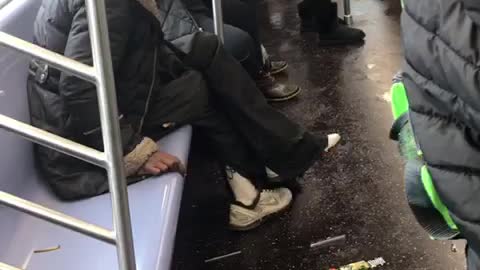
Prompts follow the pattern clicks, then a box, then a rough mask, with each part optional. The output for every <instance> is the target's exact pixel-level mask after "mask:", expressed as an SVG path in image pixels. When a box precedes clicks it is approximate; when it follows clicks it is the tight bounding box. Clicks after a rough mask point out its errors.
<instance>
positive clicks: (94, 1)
mask: <svg viewBox="0 0 480 270" xmlns="http://www.w3.org/2000/svg"><path fill="white" fill-rule="evenodd" d="M85 3H86V7H87V17H88V26H89V30H90V31H89V33H90V40H91V46H92V58H93V67H89V66H87V65H84V64H82V63H79V62H76V61H73V60H71V59H68V58H66V57H64V56H62V55H58V54H55V53H53V52H51V51H47V50H45V49H42V48H40V47H39V46H36V45H34V44H31V43H29V42H26V41H23V40H20V39H18V38H15V37H13V36H11V35H8V34H6V33H2V32H0V45H3V46H6V47H9V48H12V49H15V50H17V51H19V52H21V53H23V54H27V55H30V56H33V57H37V58H39V59H41V60H44V61H45V62H47V63H49V64H51V65H52V66H54V67H57V68H59V69H61V70H64V71H67V72H69V73H71V74H74V75H76V76H78V77H79V78H82V79H85V80H88V81H90V82H93V83H95V85H96V86H97V96H98V106H99V111H100V120H101V126H102V134H103V143H104V149H105V151H104V153H101V152H99V151H97V150H95V149H91V148H89V147H86V146H83V145H80V144H77V143H75V142H73V141H70V140H67V139H65V138H61V137H59V136H56V135H54V134H51V133H48V132H46V131H42V130H39V129H37V128H35V127H32V126H30V125H27V124H23V123H19V122H18V121H16V120H14V119H12V118H9V117H6V116H4V115H0V128H3V129H6V130H7V131H10V132H13V133H16V134H19V135H21V136H22V137H24V138H26V139H28V140H31V141H33V142H36V143H40V144H42V145H44V146H46V147H50V148H52V149H55V150H58V151H61V152H63V153H65V154H69V155H72V156H75V157H78V158H81V159H83V160H85V161H88V162H90V163H92V164H96V165H98V166H102V167H104V168H105V169H106V170H107V172H108V183H109V188H110V193H111V199H112V211H113V227H114V229H113V231H109V230H107V229H104V228H101V227H98V226H95V225H93V224H89V223H87V222H84V221H81V220H79V219H76V218H73V217H71V216H68V215H65V214H62V213H59V212H57V211H54V210H52V209H49V208H46V207H42V206H40V205H38V204H35V203H32V202H29V201H27V200H23V199H21V198H18V197H15V196H13V195H11V194H8V193H5V192H0V204H3V205H6V206H8V207H11V208H13V209H16V210H20V211H23V212H25V213H27V214H29V215H32V216H35V217H38V218H41V219H44V220H46V221H49V222H52V223H55V224H57V225H60V226H63V227H66V228H69V229H71V230H74V231H77V232H80V233H83V234H84V235H87V236H91V237H94V238H96V239H99V240H102V241H105V242H107V243H111V244H115V245H116V247H117V257H118V264H119V269H121V270H135V269H136V264H135V253H134V246H133V236H132V228H131V218H130V208H129V203H128V194H127V186H126V178H125V172H124V166H123V152H122V147H121V134H120V128H119V123H118V121H117V120H116V119H117V117H118V108H117V98H116V92H115V81H114V76H113V67H112V59H111V50H110V41H109V38H108V25H107V18H106V7H105V0H85ZM11 269H15V270H17V269H18V268H15V267H13V266H10V265H7V264H4V263H0V270H11Z"/></svg>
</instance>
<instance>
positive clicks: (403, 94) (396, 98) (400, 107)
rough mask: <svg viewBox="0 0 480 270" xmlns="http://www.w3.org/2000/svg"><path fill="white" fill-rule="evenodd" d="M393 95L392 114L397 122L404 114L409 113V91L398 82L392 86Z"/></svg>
mask: <svg viewBox="0 0 480 270" xmlns="http://www.w3.org/2000/svg"><path fill="white" fill-rule="evenodd" d="M390 91H391V94H392V113H393V118H394V119H395V120H396V119H398V118H399V117H400V116H401V115H402V114H404V113H406V112H408V108H409V106H408V98H407V91H406V90H405V86H404V85H403V83H402V82H397V83H394V84H393V85H392V88H391V90H390Z"/></svg>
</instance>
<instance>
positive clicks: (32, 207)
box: [0, 191, 115, 244]
mask: <svg viewBox="0 0 480 270" xmlns="http://www.w3.org/2000/svg"><path fill="white" fill-rule="evenodd" d="M0 204H3V205H5V206H8V207H11V208H13V209H17V210H19V211H22V212H24V213H26V214H29V215H32V216H34V217H37V218H40V219H43V220H46V221H49V222H51V223H54V224H57V225H60V226H62V227H65V228H68V229H71V230H73V231H76V232H79V233H82V234H85V235H88V236H91V237H93V238H96V239H98V240H101V241H104V242H107V243H110V244H115V234H114V233H113V232H112V231H109V230H107V229H104V228H102V227H99V226H97V225H93V224H90V223H88V222H85V221H83V220H80V219H77V218H74V217H71V216H68V215H65V214H63V213H60V212H57V211H55V210H52V209H49V208H46V207H44V206H41V205H39V204H36V203H33V202H30V201H27V200H24V199H21V198H18V197H16V196H13V195H11V194H8V193H6V192H3V191H0Z"/></svg>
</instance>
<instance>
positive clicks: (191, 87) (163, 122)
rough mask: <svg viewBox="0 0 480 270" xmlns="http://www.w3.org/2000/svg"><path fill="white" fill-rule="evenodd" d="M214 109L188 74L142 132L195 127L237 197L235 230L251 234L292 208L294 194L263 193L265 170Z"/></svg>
mask: <svg viewBox="0 0 480 270" xmlns="http://www.w3.org/2000/svg"><path fill="white" fill-rule="evenodd" d="M215 103H216V102H215V100H214V98H213V97H211V93H210V90H209V88H208V86H207V83H206V82H205V81H204V79H203V76H202V75H201V73H200V72H198V71H186V72H184V73H183V74H182V76H181V77H179V78H177V79H176V80H174V81H172V82H170V83H168V84H167V85H164V86H163V87H162V91H160V92H159V93H157V94H156V95H155V96H154V97H153V99H152V103H151V105H150V108H149V111H148V114H147V117H146V119H145V123H144V128H143V131H144V133H145V134H146V135H147V136H150V137H152V138H155V139H158V138H159V137H161V136H164V135H165V134H166V133H168V132H171V131H173V130H174V129H175V128H177V127H180V126H182V125H185V124H191V125H192V126H193V128H194V134H198V135H201V137H202V138H204V139H205V140H206V141H205V143H206V144H208V145H209V146H210V148H211V149H212V151H213V152H214V153H215V154H216V156H217V158H218V160H219V162H221V163H222V164H223V165H224V166H225V170H226V175H227V180H228V183H229V185H230V187H231V189H232V193H233V195H234V200H233V201H234V203H233V204H232V205H231V211H230V226H231V228H232V229H235V230H249V229H252V228H254V227H256V226H258V225H260V224H261V223H262V222H263V221H264V220H265V218H267V217H269V216H270V215H272V214H274V213H277V212H279V211H282V210H284V209H285V208H286V207H287V206H288V205H289V204H290V203H291V201H292V194H291V192H290V191H289V190H288V189H285V188H277V189H274V190H264V188H263V187H264V184H265V180H266V173H265V166H264V165H263V163H262V162H261V161H260V160H258V159H257V157H256V154H255V152H254V151H253V150H252V149H251V148H250V146H249V145H248V144H247V143H246V142H245V139H244V137H243V136H242V135H241V133H240V132H238V131H237V130H236V128H235V127H234V126H233V123H232V122H231V121H230V120H229V119H228V118H226V116H225V115H224V114H221V113H219V112H218V111H216V109H215V107H216V105H215ZM266 202H268V203H266ZM272 202H273V203H272Z"/></svg>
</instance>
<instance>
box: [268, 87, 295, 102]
mask: <svg viewBox="0 0 480 270" xmlns="http://www.w3.org/2000/svg"><path fill="white" fill-rule="evenodd" d="M301 92H302V89H301V88H298V90H297V91H295V92H293V93H292V94H291V95H289V96H285V97H281V98H267V101H268V102H283V101H288V100H291V99H293V98H295V97H297V96H298V95H299V94H300V93H301Z"/></svg>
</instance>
